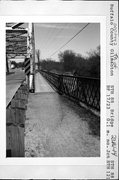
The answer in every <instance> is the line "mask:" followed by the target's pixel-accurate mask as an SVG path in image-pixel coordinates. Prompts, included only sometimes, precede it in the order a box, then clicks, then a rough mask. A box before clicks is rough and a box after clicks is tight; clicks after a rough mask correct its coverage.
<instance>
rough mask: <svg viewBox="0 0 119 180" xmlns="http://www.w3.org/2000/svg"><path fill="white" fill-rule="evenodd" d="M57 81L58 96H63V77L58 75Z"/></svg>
mask: <svg viewBox="0 0 119 180" xmlns="http://www.w3.org/2000/svg"><path fill="white" fill-rule="evenodd" d="M58 81H59V87H58V92H59V94H61V95H62V94H63V75H62V74H60V75H59V77H58Z"/></svg>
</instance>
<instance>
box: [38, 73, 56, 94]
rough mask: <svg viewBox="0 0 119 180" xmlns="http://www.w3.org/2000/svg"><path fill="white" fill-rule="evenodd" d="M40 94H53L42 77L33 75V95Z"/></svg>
mask: <svg viewBox="0 0 119 180" xmlns="http://www.w3.org/2000/svg"><path fill="white" fill-rule="evenodd" d="M41 92H55V91H54V90H53V89H52V88H51V86H50V85H49V84H48V83H47V81H46V80H45V79H44V77H43V76H42V75H41V74H39V73H37V74H36V75H35V93H41Z"/></svg>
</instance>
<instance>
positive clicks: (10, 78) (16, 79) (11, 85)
mask: <svg viewBox="0 0 119 180" xmlns="http://www.w3.org/2000/svg"><path fill="white" fill-rule="evenodd" d="M24 79H25V74H24V72H23V71H22V70H21V69H14V70H11V72H10V73H9V74H8V75H7V76H6V107H7V105H8V104H9V103H10V101H11V100H12V98H13V96H14V94H15V93H16V91H17V89H18V88H19V87H20V85H21V82H22V81H23V80H24Z"/></svg>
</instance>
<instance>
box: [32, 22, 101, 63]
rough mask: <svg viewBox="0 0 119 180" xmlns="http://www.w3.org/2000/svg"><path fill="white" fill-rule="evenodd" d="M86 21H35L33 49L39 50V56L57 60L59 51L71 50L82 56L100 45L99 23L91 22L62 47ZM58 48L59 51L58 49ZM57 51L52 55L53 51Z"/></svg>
mask: <svg viewBox="0 0 119 180" xmlns="http://www.w3.org/2000/svg"><path fill="white" fill-rule="evenodd" d="M86 24H87V23H35V24H34V33H35V49H39V50H40V58H41V59H46V58H52V59H53V60H55V61H58V54H59V52H63V51H65V50H72V51H74V52H75V53H78V54H81V55H83V56H86V55H87V52H89V51H90V50H93V49H96V47H97V46H98V45H100V24H99V23H91V24H89V25H88V26H87V27H86V28H85V29H84V30H83V31H82V32H81V33H79V34H78V35H77V36H76V37H75V38H74V39H73V40H72V41H70V42H69V43H68V44H67V45H66V46H64V47H63V48H62V49H60V47H62V46H63V45H64V44H65V43H66V42H67V41H69V40H70V39H71V38H72V37H73V36H74V35H75V34H76V33H77V32H79V31H80V30H81V29H82V28H83V27H84V26H85V25H86ZM58 49H60V51H58ZM56 51H58V52H57V53H56V54H54V55H53V56H52V54H53V53H54V52H56Z"/></svg>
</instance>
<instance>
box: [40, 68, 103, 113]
mask: <svg viewBox="0 0 119 180" xmlns="http://www.w3.org/2000/svg"><path fill="white" fill-rule="evenodd" d="M40 73H41V74H42V75H43V76H44V77H45V78H46V79H47V80H48V81H49V82H50V83H51V84H52V85H53V86H54V87H55V89H57V91H58V92H59V93H60V94H65V95H67V96H69V97H71V98H73V99H75V100H76V101H78V102H79V103H80V102H82V103H84V104H85V105H87V106H90V107H91V108H93V109H96V110H98V111H99V110H100V79H97V78H88V77H81V76H72V75H64V74H63V75H62V74H57V73H53V72H49V71H46V70H40Z"/></svg>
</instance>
